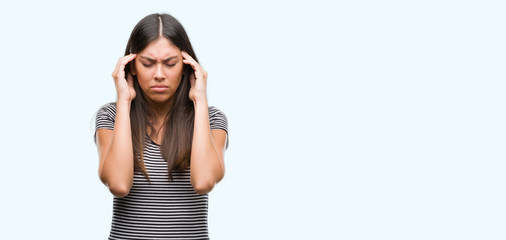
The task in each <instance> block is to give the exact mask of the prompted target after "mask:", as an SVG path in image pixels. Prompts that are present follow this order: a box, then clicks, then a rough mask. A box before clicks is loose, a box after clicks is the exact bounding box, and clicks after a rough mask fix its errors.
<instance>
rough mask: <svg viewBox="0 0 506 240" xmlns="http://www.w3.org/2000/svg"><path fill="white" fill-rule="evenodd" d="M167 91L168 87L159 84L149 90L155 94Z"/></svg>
mask: <svg viewBox="0 0 506 240" xmlns="http://www.w3.org/2000/svg"><path fill="white" fill-rule="evenodd" d="M168 89H169V86H166V85H161V84H158V85H153V86H151V90H153V91H155V92H165V91H167V90H168Z"/></svg>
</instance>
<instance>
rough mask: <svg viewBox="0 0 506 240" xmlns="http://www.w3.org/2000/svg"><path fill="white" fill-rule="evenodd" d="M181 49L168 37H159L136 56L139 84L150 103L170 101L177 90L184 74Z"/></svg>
mask: <svg viewBox="0 0 506 240" xmlns="http://www.w3.org/2000/svg"><path fill="white" fill-rule="evenodd" d="M182 58H183V57H182V55H181V50H180V49H179V48H177V47H176V46H174V45H173V44H172V43H171V42H170V41H169V40H168V39H167V38H165V37H159V38H158V39H156V40H154V41H153V42H151V43H149V45H148V46H147V47H146V48H145V49H144V50H143V51H141V52H140V53H138V54H137V57H136V58H135V60H134V61H135V64H134V66H135V68H134V69H133V70H132V73H133V74H134V75H137V80H138V81H139V85H140V87H141V89H142V91H143V92H144V96H146V99H147V100H148V102H150V103H156V104H160V103H168V102H169V101H170V100H171V98H172V96H174V93H175V92H176V90H177V88H178V86H179V83H180V82H181V77H182V75H183V65H184V64H183V61H182Z"/></svg>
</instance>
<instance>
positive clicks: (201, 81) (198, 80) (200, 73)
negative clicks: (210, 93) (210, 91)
mask: <svg viewBox="0 0 506 240" xmlns="http://www.w3.org/2000/svg"><path fill="white" fill-rule="evenodd" d="M181 54H182V55H183V63H185V64H189V65H190V66H192V68H193V70H194V72H193V74H192V75H190V86H191V88H190V94H189V97H190V100H192V101H193V102H194V103H195V102H207V92H206V89H207V72H206V71H205V70H204V69H203V68H202V67H201V66H200V64H199V63H198V62H197V61H195V59H193V58H192V57H191V56H190V54H188V53H187V52H185V51H181Z"/></svg>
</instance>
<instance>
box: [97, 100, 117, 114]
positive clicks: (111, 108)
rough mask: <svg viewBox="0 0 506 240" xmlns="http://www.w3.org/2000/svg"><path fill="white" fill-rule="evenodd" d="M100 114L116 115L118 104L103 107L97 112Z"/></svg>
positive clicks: (111, 103) (113, 103)
mask: <svg viewBox="0 0 506 240" xmlns="http://www.w3.org/2000/svg"><path fill="white" fill-rule="evenodd" d="M99 113H105V114H108V115H111V116H114V115H116V102H110V103H106V104H104V105H102V106H101V107H100V108H99V109H98V111H97V114H99Z"/></svg>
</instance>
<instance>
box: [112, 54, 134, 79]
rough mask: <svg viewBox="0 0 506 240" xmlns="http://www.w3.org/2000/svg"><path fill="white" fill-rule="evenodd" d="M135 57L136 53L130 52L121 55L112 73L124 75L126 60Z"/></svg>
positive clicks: (128, 60)
mask: <svg viewBox="0 0 506 240" xmlns="http://www.w3.org/2000/svg"><path fill="white" fill-rule="evenodd" d="M136 57H137V54H134V53H131V54H129V55H126V56H123V57H121V58H120V59H119V60H118V63H117V64H116V69H114V72H113V74H114V73H116V74H115V75H116V76H123V77H124V71H125V66H126V64H127V63H128V62H130V61H132V60H133V59H135V58H136Z"/></svg>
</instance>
